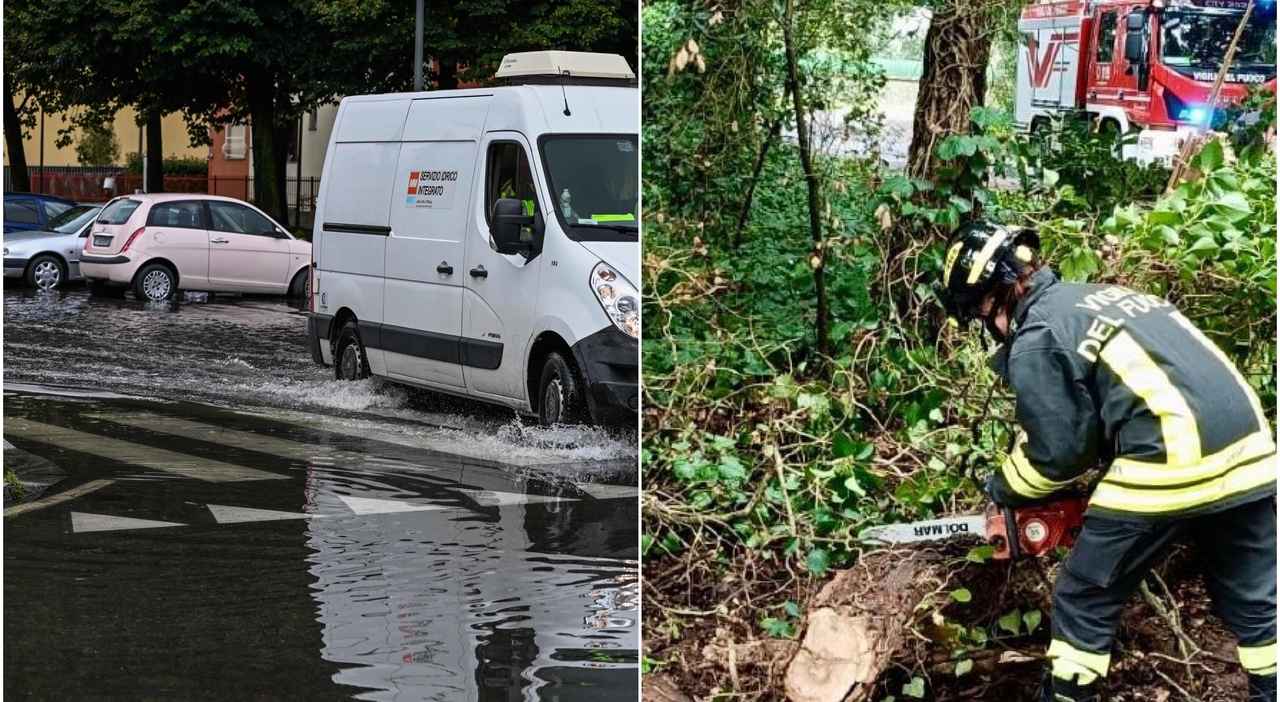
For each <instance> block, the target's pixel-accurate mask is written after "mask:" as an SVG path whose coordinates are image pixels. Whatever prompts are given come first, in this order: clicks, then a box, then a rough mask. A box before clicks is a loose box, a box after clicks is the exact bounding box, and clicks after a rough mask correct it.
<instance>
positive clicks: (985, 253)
mask: <svg viewBox="0 0 1280 702" xmlns="http://www.w3.org/2000/svg"><path fill="white" fill-rule="evenodd" d="M1007 238H1008V237H1007V236H1006V235H1005V233H1004V232H1003V231H1001V232H997V233H996V234H994V235H992V237H991V238H990V239H987V245H986V246H983V247H982V250H981V251H979V252H978V256H977V257H976V258H974V259H973V266H972V267H971V268H969V279H968V280H967V281H966V282H967V283H968V284H969V285H973V284H974V283H976V282H978V278H980V277H982V272H983V271H984V270H986V268H987V264H988V263H991V257H992V256H994V255H995V254H996V249H998V248H1000V244H1003V243H1004V240H1005V239H1007Z"/></svg>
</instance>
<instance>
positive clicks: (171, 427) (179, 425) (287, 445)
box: [85, 414, 334, 461]
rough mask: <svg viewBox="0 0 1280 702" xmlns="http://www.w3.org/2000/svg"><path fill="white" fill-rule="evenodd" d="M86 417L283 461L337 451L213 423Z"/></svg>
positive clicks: (147, 417)
mask: <svg viewBox="0 0 1280 702" xmlns="http://www.w3.org/2000/svg"><path fill="white" fill-rule="evenodd" d="M85 416H88V417H92V418H94V419H101V420H105V421H108V422H115V423H117V424H123V425H125V426H129V427H138V428H139V429H147V430H150V431H156V432H160V433H162V434H173V435H175V436H182V437H185V438H188V439H196V440H198V441H208V442H211V443H215V444H221V445H223V446H234V447H235V448H242V449H248V450H250V451H258V452H260V453H269V454H271V455H273V456H280V457H281V458H289V459H294V460H299V461H306V460H310V459H313V458H318V457H321V456H325V457H328V456H331V455H332V454H333V453H334V449H332V448H330V447H328V446H313V445H309V444H303V443H299V442H297V441H289V440H287V439H277V438H276V437H274V436H264V435H262V434H256V433H254V432H249V431H239V430H236V429H225V428H223V427H220V426H217V425H214V424H205V423H203V422H193V421H191V420H188V419H177V418H175V417H162V416H160V415H155V414H90V415H85Z"/></svg>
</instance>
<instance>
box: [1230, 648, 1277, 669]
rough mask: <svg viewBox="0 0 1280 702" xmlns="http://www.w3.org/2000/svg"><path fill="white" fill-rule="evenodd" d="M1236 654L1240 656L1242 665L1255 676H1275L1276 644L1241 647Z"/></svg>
mask: <svg viewBox="0 0 1280 702" xmlns="http://www.w3.org/2000/svg"><path fill="white" fill-rule="evenodd" d="M1236 653H1238V654H1239V656H1240V665H1241V666H1243V667H1244V669H1245V670H1247V671H1249V672H1250V673H1253V674H1254V675H1275V673H1276V645H1275V642H1272V643H1269V644H1265V645H1262V646H1239V647H1237V648H1236Z"/></svg>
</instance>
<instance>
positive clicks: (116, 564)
mask: <svg viewBox="0 0 1280 702" xmlns="http://www.w3.org/2000/svg"><path fill="white" fill-rule="evenodd" d="M305 329H306V316H305V313H304V312H302V311H299V310H297V309H295V308H293V307H291V306H289V305H288V304H287V303H286V302H285V301H283V300H280V299H270V298H249V297H243V298H242V297H238V296H227V297H223V296H218V297H216V298H214V299H209V298H208V297H205V296H188V298H187V299H185V300H183V301H181V302H178V303H175V304H163V305H155V304H153V303H140V302H136V301H133V300H131V299H129V300H100V299H97V298H90V297H88V295H87V294H86V293H85V292H84V291H83V289H80V290H77V289H74V288H73V289H72V290H70V291H68V292H63V293H35V292H34V291H31V290H28V289H23V288H18V287H16V286H9V285H6V289H5V294H4V355H3V364H4V381H5V382H4V388H5V391H4V436H5V439H6V440H7V441H8V442H10V444H11V445H12V446H13V447H14V449H13V450H6V452H5V460H6V465H8V464H9V462H10V459H11V458H14V459H17V458H20V457H34V460H40V459H43V460H47V461H50V462H52V463H53V464H54V465H55V466H56V468H57V469H58V470H60V471H62V472H64V473H65V476H66V477H65V478H63V479H62V480H61V481H60V482H59V483H57V484H56V485H54V487H53V488H51V489H50V490H49V492H48V493H46V494H45V496H43V497H42V498H40V499H39V500H37V501H36V502H32V503H29V504H25V505H18V506H17V507H16V508H9V509H6V511H5V519H4V658H5V661H4V663H5V676H4V678H5V679H4V694H5V696H6V697H8V696H12V697H13V698H14V699H99V698H121V699H166V700H167V699H220V700H227V699H245V700H251V699H252V700H295V699H299V700H301V699H306V700H329V699H334V700H337V699H369V700H597V699H604V698H607V697H610V696H619V695H621V696H624V697H625V698H628V699H630V698H634V697H635V696H636V694H637V690H638V687H639V674H638V647H639V637H638V631H637V618H636V609H637V606H638V597H639V594H638V563H637V557H638V553H637V551H638V548H637V547H638V532H637V522H638V511H639V506H638V492H637V489H636V487H635V481H636V467H635V466H636V449H635V445H636V441H635V435H634V432H618V431H616V430H615V431H607V430H602V429H597V428H589V427H582V428H555V429H544V428H540V427H536V426H528V425H526V424H525V423H523V422H521V421H519V420H518V419H517V418H516V417H514V415H513V413H511V412H510V411H509V410H505V409H494V408H488V407H485V406H483V405H478V404H475V403H469V402H464V401H457V400H448V399H442V398H440V397H438V396H433V395H431V394H429V393H420V392H417V391H413V390H408V389H405V388H401V387H398V386H394V385H390V384H386V383H381V382H379V381H372V380H371V381H362V382H357V383H340V382H337V381H334V380H332V376H331V372H332V371H331V370H330V369H325V368H321V367H319V366H316V365H314V364H313V363H312V362H311V360H310V356H309V354H308V352H307V349H306V339H305Z"/></svg>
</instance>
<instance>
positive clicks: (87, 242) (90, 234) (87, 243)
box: [81, 232, 93, 251]
mask: <svg viewBox="0 0 1280 702" xmlns="http://www.w3.org/2000/svg"><path fill="white" fill-rule="evenodd" d="M91 241H93V232H89V236H86V237H85V238H84V246H83V247H81V248H82V249H83V250H85V251H88V250H89V242H91Z"/></svg>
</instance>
